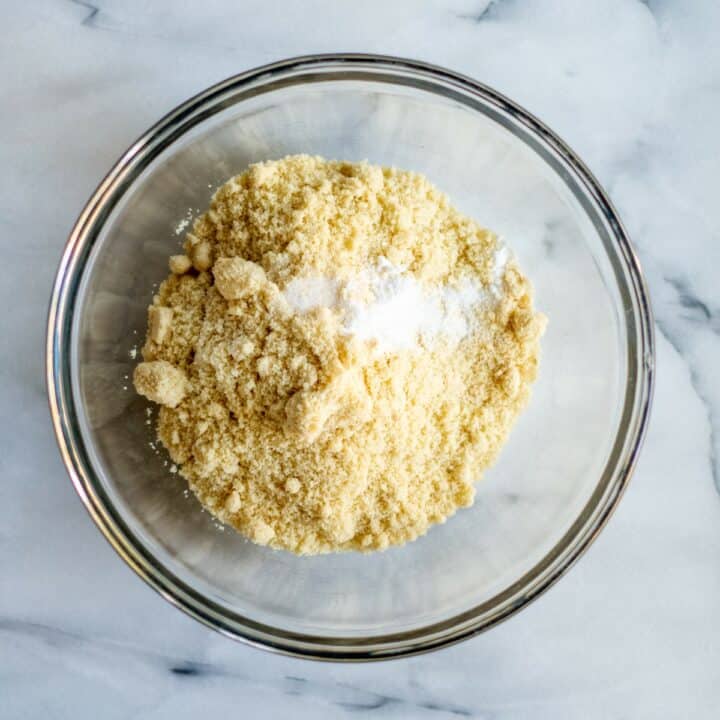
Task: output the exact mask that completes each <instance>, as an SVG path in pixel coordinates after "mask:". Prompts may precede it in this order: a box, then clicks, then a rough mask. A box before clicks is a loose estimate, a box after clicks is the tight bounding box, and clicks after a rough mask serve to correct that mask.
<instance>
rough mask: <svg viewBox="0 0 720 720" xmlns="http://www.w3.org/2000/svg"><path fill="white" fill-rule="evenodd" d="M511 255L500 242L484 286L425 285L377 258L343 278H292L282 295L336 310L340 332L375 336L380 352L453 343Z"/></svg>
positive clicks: (294, 303) (497, 287)
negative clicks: (488, 283)
mask: <svg viewBox="0 0 720 720" xmlns="http://www.w3.org/2000/svg"><path fill="white" fill-rule="evenodd" d="M510 258H511V253H510V251H509V250H508V249H507V248H506V247H505V246H500V248H499V249H498V251H497V252H496V254H495V258H494V262H493V271H492V272H493V275H492V283H491V286H490V288H489V292H488V291H487V290H485V289H484V288H483V287H482V286H481V285H480V284H479V283H476V282H473V281H471V280H469V279H465V280H463V281H462V282H461V283H459V284H458V285H457V286H454V287H453V286H446V287H443V288H438V289H432V290H428V289H427V288H425V287H423V285H422V284H421V283H420V282H418V281H417V280H416V279H415V278H414V277H413V276H412V275H408V274H407V273H406V272H405V269H404V268H402V267H399V266H396V265H393V264H392V263H390V262H389V261H388V260H386V259H385V258H381V259H380V261H379V262H378V264H377V265H376V266H374V267H372V268H369V269H366V270H363V271H361V272H360V273H358V274H357V275H356V276H354V277H352V278H350V279H349V280H346V281H344V282H341V281H338V280H335V279H333V278H328V277H306V278H296V279H295V280H293V281H291V282H290V283H289V284H288V286H287V287H286V288H285V297H286V299H287V301H288V303H289V304H290V306H291V307H293V308H294V309H295V310H296V311H297V312H302V313H305V312H308V311H309V310H312V309H313V308H316V307H328V308H331V309H333V310H335V311H337V312H338V313H339V315H340V317H341V321H342V331H343V332H344V333H345V334H347V335H354V336H356V337H358V338H360V339H361V340H374V341H376V342H377V348H378V351H379V352H381V353H382V352H391V351H393V350H398V349H407V348H412V347H415V346H418V345H419V344H423V345H427V344H430V343H431V342H432V341H433V340H434V339H436V338H438V337H444V338H446V339H447V340H449V341H450V342H455V343H456V342H459V341H460V340H462V339H463V338H464V337H466V336H467V335H468V334H469V333H470V332H472V329H473V322H474V320H475V318H476V315H477V309H478V306H479V305H481V304H482V303H487V302H489V301H490V296H494V297H495V298H497V297H499V296H500V295H501V293H502V277H503V275H504V272H505V267H506V265H507V263H508V262H509V260H510Z"/></svg>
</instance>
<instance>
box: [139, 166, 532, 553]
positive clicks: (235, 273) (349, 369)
mask: <svg viewBox="0 0 720 720" xmlns="http://www.w3.org/2000/svg"><path fill="white" fill-rule="evenodd" d="M170 269H171V275H170V276H169V277H168V278H167V279H166V280H165V281H164V282H163V283H162V285H161V287H160V289H159V292H158V294H157V295H156V296H155V298H154V300H153V304H152V305H151V307H150V308H149V311H148V335H147V339H146V342H145V345H144V347H143V350H142V353H143V358H144V362H142V363H140V364H139V365H138V366H137V368H136V371H135V375H134V382H135V387H136V389H137V390H138V392H140V393H141V394H143V395H145V396H146V397H148V398H149V399H150V400H152V401H154V402H156V403H159V404H160V406H161V407H160V412H159V417H158V425H157V433H158V438H159V440H160V441H161V442H162V443H163V445H164V446H165V447H166V448H167V450H168V452H169V454H170V457H171V458H172V460H173V462H174V463H176V464H177V465H178V466H179V471H180V473H181V474H182V475H183V477H185V478H186V479H187V481H188V483H189V486H190V488H191V489H192V490H193V492H194V493H195V494H196V495H197V497H198V498H199V499H200V501H201V502H202V503H203V504H204V505H205V506H206V507H207V508H208V509H209V510H210V511H211V512H212V513H213V514H215V515H216V516H217V517H218V518H220V519H221V520H222V521H224V522H226V523H228V524H230V525H232V526H233V527H235V528H236V529H237V530H239V531H240V532H241V533H243V534H244V535H246V536H247V537H248V538H250V539H251V540H253V541H254V542H256V543H260V544H267V545H271V546H272V547H275V548H284V549H287V550H291V551H293V552H296V553H301V554H315V553H322V552H330V551H337V550H364V551H367V550H376V549H384V548H386V547H388V546H389V545H393V544H399V543H403V542H406V541H408V540H412V539H414V538H416V537H417V536H419V535H421V534H423V533H425V532H426V531H427V529H428V528H429V526H430V525H432V524H433V523H438V522H444V521H445V519H446V518H447V517H448V516H450V515H452V514H453V513H454V512H455V511H456V509H457V508H459V507H464V506H468V505H470V504H471V503H472V501H473V497H474V482H475V481H476V480H478V479H479V477H480V476H481V475H482V472H483V471H484V470H485V469H486V468H487V467H488V466H489V465H491V464H492V462H493V461H494V460H495V458H496V456H497V454H498V452H499V450H500V448H501V446H502V444H503V443H504V441H505V439H506V437H507V435H508V432H509V430H510V428H511V426H512V424H513V422H514V420H515V419H516V417H517V415H518V413H519V412H520V411H521V409H522V408H523V407H524V405H525V404H526V403H527V400H528V397H529V389H530V384H531V383H532V381H533V380H534V378H535V375H536V372H537V363H538V354H539V338H540V336H541V334H542V331H543V328H544V318H543V317H542V316H541V315H539V314H537V313H536V312H535V311H534V310H533V305H532V291H531V287H530V284H529V282H528V281H527V279H526V278H525V277H524V276H523V275H522V274H521V272H520V270H519V268H518V266H517V263H516V262H515V260H514V259H513V258H512V256H511V255H510V253H509V252H508V251H507V249H506V248H504V246H502V244H501V243H499V241H498V239H497V237H496V236H495V235H494V234H493V233H492V232H490V231H489V230H486V229H484V228H482V227H480V226H479V225H478V224H477V223H475V222H474V221H473V220H471V219H469V218H467V217H465V216H463V215H462V214H460V213H459V212H458V211H457V210H455V209H454V208H453V207H452V206H451V205H450V203H449V201H448V198H447V197H446V196H445V195H444V194H442V193H441V192H439V191H438V190H437V189H436V188H434V187H433V186H432V185H431V184H430V183H429V182H428V180H427V179H426V178H424V177H423V176H421V175H419V174H416V173H412V172H406V171H401V170H396V169H392V168H381V167H377V166H374V165H370V164H367V163H358V164H353V163H347V162H330V161H326V160H323V159H322V158H318V157H308V156H302V155H300V156H292V157H287V158H285V159H283V160H279V161H273V162H265V163H259V164H256V165H253V166H251V167H250V168H249V170H247V171H246V172H245V173H243V174H242V175H239V176H237V177H234V178H232V179H231V180H229V181H228V182H227V183H226V184H225V185H223V186H222V187H221V188H220V189H219V190H218V191H217V192H216V193H215V195H214V197H213V200H212V203H211V206H210V209H209V210H208V211H207V212H206V213H205V214H204V215H202V216H201V217H199V218H198V219H197V220H196V221H195V222H194V225H193V228H192V232H190V233H188V234H187V237H186V241H185V255H180V256H177V255H175V256H172V257H171V258H170Z"/></svg>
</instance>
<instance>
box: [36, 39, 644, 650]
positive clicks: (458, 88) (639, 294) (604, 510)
mask: <svg viewBox="0 0 720 720" xmlns="http://www.w3.org/2000/svg"><path fill="white" fill-rule="evenodd" d="M332 72H337V73H339V74H342V75H343V78H342V79H344V80H352V79H361V80H363V79H377V77H376V74H378V73H380V72H382V74H383V77H385V78H387V79H386V81H387V82H393V81H399V80H401V79H404V80H405V82H404V84H406V85H407V84H410V85H413V86H414V87H422V88H423V89H427V90H430V91H434V92H435V93H437V94H441V95H445V96H446V97H447V96H448V94H452V93H453V92H455V93H458V94H461V95H462V96H463V97H467V98H475V101H476V103H478V104H482V105H483V106H485V107H486V108H487V106H488V105H489V106H491V107H492V108H494V109H496V110H497V111H498V112H502V113H504V114H505V115H506V116H509V117H511V118H512V120H513V122H514V123H516V124H518V125H519V126H521V127H522V128H523V129H524V130H525V131H526V132H527V137H528V138H532V139H533V140H534V141H537V142H538V143H539V144H542V146H543V147H544V148H546V149H547V152H548V153H549V154H550V155H551V156H552V157H553V158H554V160H556V161H558V162H560V163H562V165H563V166H564V167H565V168H567V170H568V171H569V172H570V173H572V174H573V175H574V178H575V181H576V182H578V183H579V184H580V186H581V187H582V188H583V190H584V194H585V198H584V199H585V200H586V201H587V202H589V203H590V204H591V205H592V206H593V208H594V209H595V211H596V212H598V213H599V215H600V217H601V218H602V220H603V222H604V223H605V224H606V227H607V233H608V236H609V238H610V239H611V240H612V241H613V244H614V247H615V249H616V251H617V254H618V258H620V260H619V261H618V262H619V263H620V265H619V266H618V267H615V268H614V269H615V271H616V274H617V272H618V270H619V269H620V270H622V271H623V272H624V273H625V275H626V282H627V288H626V289H625V290H626V293H627V298H626V299H629V300H630V302H631V305H632V307H633V310H634V312H633V313H631V314H630V322H631V323H632V328H628V335H630V330H631V329H634V331H635V337H634V342H635V343H637V347H635V346H634V345H633V342H630V341H629V342H628V345H629V348H628V352H629V353H630V354H631V355H632V358H629V360H628V373H629V374H628V380H627V383H626V392H625V401H624V407H623V413H622V418H621V421H620V426H619V428H618V432H617V435H616V437H615V446H614V449H613V452H611V453H610V455H609V459H608V462H607V464H606V466H605V470H604V472H603V474H602V475H601V478H600V479H599V480H598V485H597V487H596V490H595V491H594V492H593V495H592V496H591V498H590V499H589V500H588V501H587V503H586V505H585V507H584V508H583V511H581V512H580V514H579V515H578V517H577V518H576V520H575V521H574V522H573V524H572V526H571V527H570V529H569V530H568V531H567V532H566V533H565V534H564V535H563V537H562V538H561V539H560V540H559V541H558V542H557V543H556V545H555V546H554V547H553V548H552V550H550V551H549V552H548V553H547V554H546V555H545V556H544V557H543V558H542V560H541V561H539V562H538V563H537V564H536V565H535V566H533V568H531V569H530V570H529V571H527V572H526V573H525V574H524V575H523V576H522V577H521V578H520V579H518V580H517V581H516V582H515V583H513V584H512V585H511V586H510V587H508V588H505V589H504V590H502V591H501V592H499V593H497V594H495V595H494V596H493V597H492V598H491V599H490V600H487V601H485V602H484V603H482V604H481V605H478V606H475V607H473V608H471V609H470V610H467V611H465V612H463V613H461V614H459V615H455V616H452V617H450V618H446V619H445V620H443V621H441V622H436V623H434V624H431V625H428V626H423V627H419V628H415V629H413V630H409V631H404V632H399V633H394V634H386V635H373V636H369V637H345V638H337V637H323V636H317V635H309V634H300V633H294V632H289V631H286V630H282V629H279V628H276V627H270V626H267V625H263V624H261V623H258V622H255V621H253V620H252V619H250V618H247V617H244V616H241V615H239V614H236V613H231V612H229V611H228V610H227V609H226V608H223V607H222V606H220V605H219V604H216V603H214V602H213V601H212V600H210V599H209V598H207V597H205V596H203V595H202V594H200V593H198V592H197V591H195V590H194V589H193V588H191V587H190V586H189V585H187V584H186V583H185V582H184V581H182V580H181V579H180V578H178V577H177V576H175V575H174V574H173V573H172V572H171V571H170V570H169V569H168V568H166V567H165V566H163V565H161V564H160V563H159V562H158V560H157V559H156V558H154V557H153V556H151V554H150V553H149V552H148V551H147V549H146V548H144V547H143V546H142V543H140V542H139V541H138V540H137V539H136V538H135V537H134V534H133V533H132V531H131V530H130V528H129V527H128V526H127V524H126V523H125V522H124V521H123V519H122V518H121V517H120V516H119V514H117V513H116V512H115V509H114V508H113V507H112V506H111V504H110V503H108V502H106V499H105V497H104V494H103V493H102V492H98V485H99V483H98V481H97V477H96V475H95V473H94V470H93V466H92V463H91V461H90V459H89V457H88V456H87V455H86V453H85V449H84V441H83V438H82V437H81V434H80V431H79V428H78V423H77V420H76V415H75V413H74V404H73V399H72V389H71V380H70V372H69V365H70V362H69V360H68V357H69V354H68V351H67V348H68V347H69V342H70V340H71V327H72V316H73V311H74V299H75V294H76V291H77V288H78V285H79V282H80V280H81V278H82V275H83V271H84V269H85V262H86V260H87V256H88V254H89V251H90V249H91V248H92V246H93V244H94V241H95V240H96V239H97V236H98V233H99V230H100V229H101V228H102V226H103V224H104V222H105V221H106V220H107V218H108V216H109V214H110V212H111V211H112V207H114V204H115V202H116V201H117V199H119V198H120V197H122V195H123V193H124V192H125V191H126V190H127V189H128V187H129V186H130V185H131V184H132V181H133V179H134V178H136V177H137V176H138V175H139V174H140V172H142V169H144V168H145V167H146V166H147V165H148V164H149V163H150V162H152V160H153V158H154V157H155V156H156V155H157V154H159V153H160V152H162V151H163V150H164V149H165V148H167V147H168V145H170V144H171V143H172V142H174V140H175V139H177V138H178V137H180V136H181V135H183V134H184V133H185V132H186V131H187V130H188V129H189V128H190V127H192V126H189V127H188V126H186V127H183V124H184V123H185V124H186V125H187V122H188V121H192V122H193V125H194V124H196V123H197V122H200V121H201V120H202V119H203V118H204V117H207V116H208V115H213V114H215V113H216V112H218V111H219V110H222V109H223V107H226V106H227V105H232V104H235V103H237V102H241V101H242V100H243V99H246V98H247V97H249V96H251V95H252V94H255V93H256V92H258V89H260V91H262V88H265V89H266V91H267V90H268V89H270V88H268V87H267V86H268V85H270V84H271V83H273V82H276V81H277V80H278V79H283V78H285V79H287V78H289V77H295V78H298V77H299V78H300V80H299V81H296V82H303V81H304V82H307V81H308V80H310V81H311V82H312V81H314V79H316V78H317V76H318V73H332ZM363 72H364V73H366V74H365V75H363V74H362V73H363ZM368 73H370V75H372V77H369V76H368ZM345 75H346V76H347V77H345ZM378 77H379V75H378ZM408 78H409V81H408ZM303 79H304V80H303ZM412 81H415V82H418V83H424V84H422V85H414V84H413V82H412ZM443 88H444V89H445V91H444V92H443V90H442V89H443ZM228 93H233V100H232V102H229V100H228V99H227V96H228ZM248 93H249V94H248ZM223 98H225V100H223ZM223 103H225V104H223ZM466 104H470V102H469V100H468V101H467V102H466ZM211 109H212V110H213V112H209V111H210V110H211ZM203 113H204V115H203ZM198 117H199V118H200V119H198ZM193 118H195V119H194V120H193ZM526 142H527V139H526ZM535 149H536V151H537V148H535ZM611 261H612V258H611ZM622 289H623V288H621V290H622ZM632 339H633V338H629V340H632ZM630 346H632V347H630ZM630 360H633V362H630ZM654 365H655V340H654V322H653V315H652V309H651V306H650V300H649V295H648V291H647V286H646V283H645V280H644V278H643V275H642V271H641V269H640V264H639V262H638V259H637V257H636V255H635V252H634V250H633V248H632V246H631V244H630V241H629V238H628V235H627V232H626V231H625V229H624V227H623V225H622V222H621V221H620V218H619V217H618V214H617V212H616V210H615V208H614V207H613V205H612V203H611V202H610V200H609V198H608V196H607V194H606V193H605V191H604V190H603V189H602V187H601V186H600V184H599V182H598V181H597V180H596V178H595V177H594V176H593V175H592V173H591V172H590V171H589V169H588V168H587V167H586V166H585V164H584V163H583V162H582V161H581V160H580V159H579V157H578V156H577V155H576V154H575V153H574V152H573V151H572V150H571V149H570V148H569V146H568V145H567V144H566V143H565V142H564V141H562V140H561V139H560V138H559V137H558V136H557V135H556V134H555V133H554V132H552V131H551V130H550V129H549V128H548V127H547V126H545V125H544V124H543V123H542V122H541V121H540V120H538V119H537V118H536V117H534V116H533V115H532V114H531V113H529V112H528V111H526V110H525V109H523V108H522V107H520V106H519V105H517V104H516V103H515V102H513V101H511V100H510V99H508V98H506V97H505V96H504V95H502V94H500V93H498V92H497V91H495V90H493V89H491V88H490V87H488V86H486V85H484V84H482V83H480V82H478V81H476V80H473V79H472V78H469V77H467V76H465V75H461V74H459V73H455V72H452V71H450V70H446V69H444V68H441V67H438V66H436V65H432V64H429V63H425V62H420V61H416V60H410V59H404V58H398V57H392V56H386V55H376V54H364V53H332V54H319V55H304V56H299V57H293V58H289V59H286V60H280V61H278V62H274V63H270V64H267V65H263V66H260V67H257V68H255V69H252V70H248V71H246V72H243V73H240V74H237V75H233V76H231V77H230V78H228V79H226V80H223V81H221V82H219V83H217V84H215V85H212V86H211V87H209V88H207V89H206V90H203V91H202V92H200V93H198V94H196V95H195V96H193V97H191V98H190V99H188V100H187V101H185V102H183V103H181V104H180V105H178V106H177V107H176V108H175V109H173V110H171V111H170V112H169V113H168V114H166V115H165V116H164V117H163V118H162V119H161V120H159V121H158V122H157V123H156V124H155V125H153V126H152V127H151V128H150V129H149V130H148V131H146V132H145V133H144V134H143V135H142V136H141V137H140V138H139V139H138V140H136V141H135V142H134V143H133V144H132V145H131V146H130V147H129V148H128V150H127V151H126V152H125V153H123V155H122V156H121V157H120V159H119V160H118V161H117V162H116V163H115V165H114V166H113V167H112V169H111V170H110V171H109V173H108V174H107V175H106V177H105V178H104V179H103V180H102V181H101V182H100V184H99V185H98V187H97V189H96V190H95V192H94V193H93V194H92V196H91V197H90V199H89V200H88V202H87V204H86V205H85V207H84V209H83V210H82V212H81V213H80V215H79V217H78V219H77V221H76V223H75V225H74V227H73V229H72V230H71V232H70V235H69V237H68V240H67V243H66V245H65V249H64V251H63V254H62V258H61V260H60V263H59V267H58V270H57V274H56V277H55V281H54V284H53V288H52V295H51V298H50V307H49V312H48V322H47V336H46V383H47V392H48V400H49V407H50V415H51V419H52V424H53V429H54V432H55V436H56V440H57V443H58V447H59V449H60V454H61V456H62V460H63V463H64V465H65V467H66V470H67V472H68V474H69V475H70V478H71V481H72V483H73V486H74V487H75V490H76V492H77V493H78V495H79V497H80V499H81V501H82V502H83V504H84V505H85V508H86V509H87V511H88V512H89V514H90V516H91V517H92V519H93V521H94V522H95V524H96V525H97V526H98V528H99V530H100V531H101V532H102V534H103V535H104V536H105V538H106V540H107V541H108V542H109V543H110V545H111V546H112V547H113V549H114V550H115V551H116V552H117V553H118V554H119V555H120V557H121V558H122V559H123V560H124V561H125V562H126V563H127V564H128V565H129V566H130V567H131V568H132V569H133V570H134V571H135V573H136V574H137V575H138V576H139V577H141V578H142V579H143V580H144V581H145V582H146V583H148V584H149V585H150V586H151V587H152V588H153V589H154V590H156V591H157V592H158V593H159V594H160V595H161V596H162V597H164V598H165V599H166V600H167V601H168V602H170V603H171V604H172V605H174V606H175V607H177V608H179V609H180V610H182V611H184V612H185V613H187V614H188V615H190V616H191V617H193V618H195V619H196V620H198V621H200V622H201V623H203V624H204V625H206V626H208V627H210V628H212V629H214V630H216V631H218V632H220V633H221V634H223V635H225V636H227V637H230V638H233V639H235V640H240V641H243V642H245V643H247V644H250V645H253V646H256V647H261V648H264V649H267V650H271V651H275V652H279V653H283V654H286V655H290V656H294V657H302V658H309V659H315V660H334V661H369V660H381V659H389V658H397V657H402V656H410V655H417V654H420V653H424V652H428V651H431V650H435V649H439V648H441V647H445V646H449V645H452V644H455V643H457V642H460V641H462V640H465V639H468V638H470V637H473V636H475V635H477V634H479V633H480V632H483V631H485V630H487V629H489V628H491V627H493V626H495V625H497V624H498V623H500V622H502V621H503V620H505V619H507V618H509V617H510V616H512V615H514V614H515V613H516V612H518V611H519V610H521V609H522V608H524V607H526V606H527V605H528V604H529V603H531V602H532V601H533V600H535V599H536V598H537V597H539V596H540V595H541V594H542V593H544V592H545V591H546V590H547V589H548V588H550V587H551V586H552V585H553V584H554V583H555V582H557V580H558V579H559V578H560V577H562V576H563V575H564V574H565V573H566V572H567V570H568V569H569V568H570V567H571V566H572V565H573V564H574V563H575V562H576V561H577V560H578V558H579V557H580V556H581V555H582V554H583V553H584V552H585V551H586V550H587V548H588V547H589V546H590V544H591V543H592V542H593V541H594V539H595V538H596V537H597V535H598V534H599V532H600V530H601V529H602V528H603V527H604V526H605V524H606V523H607V521H608V519H609V517H610V515H611V514H612V512H613V511H614V509H615V507H616V506H617V504H618V502H619V500H620V498H621V496H622V494H623V493H624V491H625V488H626V487H627V484H628V480H629V478H630V475H631V474H632V471H633V469H634V467H635V465H636V462H637V459H638V454H639V451H640V447H641V445H642V441H643V439H644V437H645V434H646V431H647V425H648V419H649V413H650V408H651V405H652V396H653V389H654V376H655V369H654ZM616 451H617V452H616ZM613 457H614V458H615V460H614V462H612V460H613ZM611 465H612V467H611ZM603 479H606V482H605V487H603V488H601V483H602V482H603ZM601 489H602V493H600V490H601ZM598 493H600V494H598ZM591 504H592V507H590V506H591ZM498 599H499V601H498Z"/></svg>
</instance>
